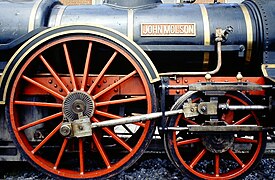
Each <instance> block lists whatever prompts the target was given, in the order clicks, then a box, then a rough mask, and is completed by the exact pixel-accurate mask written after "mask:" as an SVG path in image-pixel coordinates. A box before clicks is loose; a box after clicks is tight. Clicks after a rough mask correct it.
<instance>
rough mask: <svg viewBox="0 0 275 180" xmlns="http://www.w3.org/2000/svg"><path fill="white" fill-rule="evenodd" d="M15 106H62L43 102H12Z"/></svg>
mask: <svg viewBox="0 0 275 180" xmlns="http://www.w3.org/2000/svg"><path fill="white" fill-rule="evenodd" d="M14 104H16V105H24V106H40V107H55V108H61V107H62V104H59V103H45V102H33V101H14Z"/></svg>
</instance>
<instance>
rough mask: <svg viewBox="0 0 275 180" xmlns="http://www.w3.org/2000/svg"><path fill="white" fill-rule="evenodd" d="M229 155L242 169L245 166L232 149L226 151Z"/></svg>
mask: <svg viewBox="0 0 275 180" xmlns="http://www.w3.org/2000/svg"><path fill="white" fill-rule="evenodd" d="M228 152H229V154H230V155H231V156H232V157H233V158H234V159H235V160H236V161H237V163H238V164H239V165H240V166H241V167H244V166H245V164H244V163H243V162H242V160H241V159H240V158H239V157H238V156H237V155H236V154H235V153H234V152H233V151H232V149H229V150H228Z"/></svg>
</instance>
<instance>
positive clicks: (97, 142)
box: [92, 133, 111, 168]
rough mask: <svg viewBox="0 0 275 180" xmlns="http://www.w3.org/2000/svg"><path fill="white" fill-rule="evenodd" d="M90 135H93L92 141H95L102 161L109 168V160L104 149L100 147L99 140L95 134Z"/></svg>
mask: <svg viewBox="0 0 275 180" xmlns="http://www.w3.org/2000/svg"><path fill="white" fill-rule="evenodd" d="M92 137H93V140H94V143H95V145H96V147H97V149H98V151H99V153H100V155H101V157H102V159H103V161H104V163H105V164H106V167H107V168H110V167H111V163H110V160H109V158H108V156H107V154H106V152H105V151H104V149H103V147H102V145H101V143H100V141H99V140H98V138H97V136H96V134H95V133H93V135H92Z"/></svg>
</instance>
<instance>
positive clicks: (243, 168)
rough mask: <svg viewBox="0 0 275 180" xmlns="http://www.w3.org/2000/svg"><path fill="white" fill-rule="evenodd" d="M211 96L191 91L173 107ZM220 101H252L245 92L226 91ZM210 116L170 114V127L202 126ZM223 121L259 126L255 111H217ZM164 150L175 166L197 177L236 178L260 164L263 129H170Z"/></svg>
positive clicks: (203, 99) (247, 102) (264, 137)
mask: <svg viewBox="0 0 275 180" xmlns="http://www.w3.org/2000/svg"><path fill="white" fill-rule="evenodd" d="M209 98H210V97H209V96H205V95H204V94H203V93H200V92H188V93H187V94H186V95H185V96H182V97H181V98H180V99H179V100H178V101H177V102H176V103H175V105H174V106H173V107H172V109H173V110H175V109H179V108H182V105H183V103H184V102H187V100H191V101H192V102H194V103H199V102H203V101H205V102H209ZM218 101H219V103H225V102H227V103H228V104H230V105H249V104H252V103H251V101H250V100H249V99H248V98H247V97H246V96H245V95H243V94H242V93H239V92H236V93H227V94H225V95H224V96H223V97H219V98H218ZM207 118H209V117H207V116H203V115H199V116H197V117H194V118H185V117H184V115H183V114H181V115H179V116H175V117H171V118H170V119H169V120H168V126H169V127H186V126H187V125H189V124H190V125H202V124H204V123H205V121H207ZM218 118H219V120H220V121H225V122H226V124H231V125H260V121H259V119H258V117H257V115H256V113H255V112H253V111H222V110H220V112H218ZM164 142H165V149H166V151H167V154H168V156H169V158H170V160H171V161H172V162H173V163H174V165H175V166H176V167H177V168H178V169H179V170H180V171H182V172H183V173H184V174H187V175H188V176H189V177H190V178H194V179H233V178H240V177H243V176H245V175H247V174H248V173H249V172H251V170H252V169H253V168H254V167H255V166H256V165H257V164H258V162H259V161H260V160H261V157H262V155H263V153H264V150H265V146H266V133H264V132H234V133H216V134H214V133H211V132H208V133H192V132H186V131H171V132H168V133H167V134H165V141H164Z"/></svg>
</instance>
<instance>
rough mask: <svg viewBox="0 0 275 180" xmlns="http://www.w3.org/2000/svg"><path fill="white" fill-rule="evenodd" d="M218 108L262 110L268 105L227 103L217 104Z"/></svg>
mask: <svg viewBox="0 0 275 180" xmlns="http://www.w3.org/2000/svg"><path fill="white" fill-rule="evenodd" d="M219 109H224V110H264V109H269V107H268V106H261V105H249V106H243V105H228V104H219Z"/></svg>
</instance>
